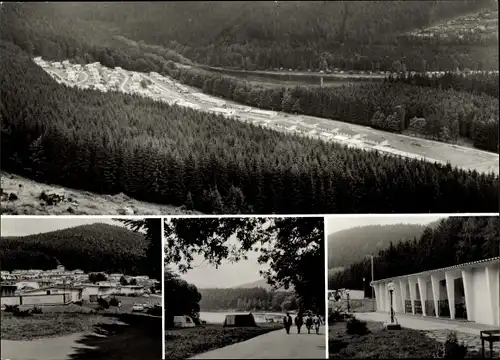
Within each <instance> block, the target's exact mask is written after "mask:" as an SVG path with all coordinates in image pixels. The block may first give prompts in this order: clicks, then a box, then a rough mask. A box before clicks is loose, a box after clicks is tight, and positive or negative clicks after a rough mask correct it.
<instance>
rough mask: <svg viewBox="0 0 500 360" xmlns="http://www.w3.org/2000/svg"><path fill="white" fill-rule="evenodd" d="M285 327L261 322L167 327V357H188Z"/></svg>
mask: <svg viewBox="0 0 500 360" xmlns="http://www.w3.org/2000/svg"><path fill="white" fill-rule="evenodd" d="M281 328H283V326H282V325H280V324H259V327H235V328H223V327H222V325H218V324H209V325H202V326H198V327H196V328H186V329H167V330H166V333H165V336H166V338H165V358H166V359H187V358H190V357H191V356H194V355H198V354H201V353H204V352H206V351H210V350H214V349H219V348H221V347H224V346H227V345H231V344H235V343H238V342H241V341H245V340H248V339H251V338H253V337H256V336H258V335H262V334H265V333H267V332H270V331H273V330H278V329H281Z"/></svg>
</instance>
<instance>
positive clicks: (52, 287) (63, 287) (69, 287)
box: [24, 285, 80, 293]
mask: <svg viewBox="0 0 500 360" xmlns="http://www.w3.org/2000/svg"><path fill="white" fill-rule="evenodd" d="M49 289H63V290H68V291H70V290H80V288H78V287H75V286H69V285H68V286H62V285H54V286H45V287H40V288H38V289H33V290H26V291H24V293H30V292H35V291H40V290H49Z"/></svg>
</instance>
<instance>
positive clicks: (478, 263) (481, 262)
mask: <svg viewBox="0 0 500 360" xmlns="http://www.w3.org/2000/svg"><path fill="white" fill-rule="evenodd" d="M490 263H500V256H496V257H493V258H489V259H483V260H477V261H471V262H468V263H463V264H458V265H452V266H447V267H444V268H439V269H433V270H426V271H422V272H419V273H413V274H408V275H401V276H396V277H392V278H385V279H380V280H375V281H372V282H371V283H370V284H372V285H373V284H377V283H381V282H387V281H390V280H397V279H402V278H406V277H410V276H411V277H413V276H423V275H430V274H432V273H434V272H439V271H449V270H462V269H465V268H473V267H478V266H482V265H488V264H490Z"/></svg>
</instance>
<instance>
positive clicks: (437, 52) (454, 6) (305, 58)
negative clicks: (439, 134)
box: [19, 0, 498, 71]
mask: <svg viewBox="0 0 500 360" xmlns="http://www.w3.org/2000/svg"><path fill="white" fill-rule="evenodd" d="M42 5H43V6H42ZM495 6H496V3H495V2H494V1H491V0H472V1H470V0H469V1H393V2H390V3H389V2H387V1H356V2H354V1H350V2H339V1H261V2H250V1H237V2H235V1H232V2H231V1H228V2H222V1H210V2H201V1H200V2H168V3H167V2H164V3H149V2H146V3H144V2H141V3H135V4H134V3H125V4H121V3H120V4H118V3H85V4H83V3H81V4H79V3H72V4H62V3H53V4H50V5H46V4H41V5H38V6H37V5H34V4H33V5H31V9H32V11H33V12H35V11H36V12H38V11H39V10H38V9H39V8H40V7H43V10H42V11H43V14H44V15H46V16H50V17H54V18H66V19H78V20H85V21H89V22H92V23H95V24H97V25H100V26H103V27H105V28H107V29H109V31H111V32H113V33H114V34H120V35H125V36H127V37H130V38H132V39H134V40H137V41H139V40H143V41H145V42H146V43H151V44H157V45H163V46H167V47H169V48H171V49H173V50H175V51H177V52H179V53H181V54H182V55H184V56H186V57H188V58H190V59H191V60H193V61H196V62H199V63H204V64H208V65H213V66H222V67H232V68H243V69H249V70H253V69H273V68H280V67H283V68H286V69H289V68H291V69H301V70H305V69H315V70H316V69H321V68H332V69H333V68H343V69H359V70H388V69H394V67H395V63H400V64H404V65H405V67H406V68H407V69H409V70H420V71H422V70H454V69H455V68H456V67H457V66H460V67H461V68H471V69H487V68H498V51H495V50H494V46H495V44H496V41H497V40H495V39H489V38H486V39H482V38H477V37H473V36H472V37H469V38H465V39H461V40H460V41H455V42H450V41H448V42H446V43H442V42H439V41H434V40H432V39H429V40H427V39H426V40H425V41H422V40H421V39H409V38H407V37H400V36H399V35H400V34H401V33H403V32H405V31H408V30H413V29H415V28H422V27H426V26H428V25H431V24H435V23H438V22H440V21H442V20H444V19H449V18H453V17H457V16H459V15H463V14H467V13H470V12H473V11H475V12H477V11H479V10H481V9H483V8H485V7H487V8H493V7H495ZM58 21H59V20H58ZM61 21H67V20H61ZM471 35H472V34H471ZM19 36H22V35H19ZM464 45H465V46H464Z"/></svg>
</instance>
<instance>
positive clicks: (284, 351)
mask: <svg viewBox="0 0 500 360" xmlns="http://www.w3.org/2000/svg"><path fill="white" fill-rule="evenodd" d="M326 356H327V355H326V335H325V328H324V327H321V329H320V334H319V335H316V334H315V333H311V334H307V330H306V329H305V327H303V328H302V331H301V333H300V334H297V328H295V327H293V328H292V330H291V331H290V334H289V335H287V334H286V332H285V330H284V329H282V330H277V331H272V332H269V333H267V334H264V335H260V336H257V337H254V338H252V339H250V340H247V341H243V342H240V343H237V344H233V345H229V346H226V347H223V348H220V349H217V350H212V351H208V352H206V353H203V354H200V355H197V356H194V357H192V359H325V358H326Z"/></svg>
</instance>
